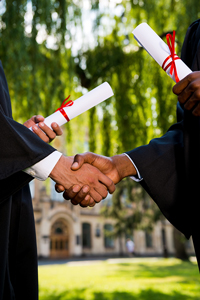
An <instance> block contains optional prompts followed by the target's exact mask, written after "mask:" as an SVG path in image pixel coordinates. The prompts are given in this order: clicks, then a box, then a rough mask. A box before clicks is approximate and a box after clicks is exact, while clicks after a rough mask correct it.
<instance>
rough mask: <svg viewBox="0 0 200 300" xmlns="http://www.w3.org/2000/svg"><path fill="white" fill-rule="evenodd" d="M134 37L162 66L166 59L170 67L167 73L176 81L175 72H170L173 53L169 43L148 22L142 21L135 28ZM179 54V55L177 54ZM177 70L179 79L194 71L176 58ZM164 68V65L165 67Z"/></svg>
mask: <svg viewBox="0 0 200 300" xmlns="http://www.w3.org/2000/svg"><path fill="white" fill-rule="evenodd" d="M133 35H134V38H135V39H136V40H137V41H138V43H139V44H140V45H141V46H142V47H143V48H144V49H145V50H146V51H147V52H148V53H149V54H150V55H151V56H152V57H153V58H154V59H155V61H156V62H157V63H158V64H159V65H160V66H161V67H162V66H163V63H164V62H165V60H167V63H166V65H165V67H166V66H167V65H169V67H168V68H167V69H166V70H165V71H166V73H167V74H168V75H169V76H170V77H171V78H172V79H173V80H174V81H175V82H176V79H175V75H174V72H173V73H172V75H171V74H170V67H171V65H170V62H171V61H172V59H171V57H170V58H169V59H167V58H168V57H169V56H170V55H171V53H170V49H169V47H168V45H167V44H166V43H165V42H164V41H163V40H162V39H161V38H160V37H159V36H158V35H157V34H156V33H155V32H154V31H153V29H151V27H150V26H149V25H148V24H147V23H141V24H140V25H138V26H137V27H136V28H135V29H134V30H133ZM176 56H177V55H176ZM175 64H176V70H177V75H178V78H179V80H181V79H183V78H184V77H185V76H186V75H188V74H190V73H192V71H191V70H190V68H188V66H187V65H186V64H185V63H184V62H183V61H182V60H181V59H177V60H175ZM163 69H164V67H163Z"/></svg>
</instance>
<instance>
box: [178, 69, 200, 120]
mask: <svg viewBox="0 0 200 300" xmlns="http://www.w3.org/2000/svg"><path fill="white" fill-rule="evenodd" d="M173 92H174V94H176V95H177V96H178V101H179V102H180V103H181V104H182V105H184V108H185V109H186V110H192V114H193V115H194V116H200V71H196V72H192V73H190V74H189V75H187V76H186V77H185V78H183V79H182V80H180V81H179V82H178V83H177V84H176V85H175V86H174V87H173Z"/></svg>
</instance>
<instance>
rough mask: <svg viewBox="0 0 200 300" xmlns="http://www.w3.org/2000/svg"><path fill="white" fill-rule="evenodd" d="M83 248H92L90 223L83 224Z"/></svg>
mask: <svg viewBox="0 0 200 300" xmlns="http://www.w3.org/2000/svg"><path fill="white" fill-rule="evenodd" d="M82 246H83V248H91V225H90V224H89V223H83V224H82Z"/></svg>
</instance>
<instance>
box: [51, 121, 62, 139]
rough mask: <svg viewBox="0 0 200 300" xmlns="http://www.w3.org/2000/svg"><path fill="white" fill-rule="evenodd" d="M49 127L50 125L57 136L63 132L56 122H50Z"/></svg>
mask: <svg viewBox="0 0 200 300" xmlns="http://www.w3.org/2000/svg"><path fill="white" fill-rule="evenodd" d="M51 127H52V129H53V130H54V132H55V133H56V135H57V136H59V135H62V134H63V131H62V129H61V128H60V126H59V125H58V124H57V123H55V122H54V123H52V124H51Z"/></svg>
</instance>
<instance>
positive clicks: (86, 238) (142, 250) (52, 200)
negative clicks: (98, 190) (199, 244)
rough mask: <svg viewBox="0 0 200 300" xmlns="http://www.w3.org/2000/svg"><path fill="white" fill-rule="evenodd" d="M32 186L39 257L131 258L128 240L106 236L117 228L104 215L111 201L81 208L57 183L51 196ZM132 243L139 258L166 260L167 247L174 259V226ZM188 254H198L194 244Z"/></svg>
mask: <svg viewBox="0 0 200 300" xmlns="http://www.w3.org/2000/svg"><path fill="white" fill-rule="evenodd" d="M30 186H31V193H32V198H33V209H34V217H35V226H36V238H37V248H38V256H39V257H41V258H51V259H57V258H68V257H82V256H118V255H119V254H124V255H126V254H127V250H126V238H125V237H123V238H122V239H120V240H119V239H118V238H114V237H113V236H110V235H106V234H105V232H112V230H113V225H114V220H112V219H108V218H104V217H103V216H102V214H101V208H102V205H104V201H109V199H105V200H103V201H102V202H101V203H100V204H97V205H95V206H94V207H93V208H81V207H80V206H79V205H77V206H74V205H72V204H71V202H70V201H66V200H64V199H63V197H62V194H58V193H56V192H55V190H54V183H53V181H52V182H50V190H49V192H47V191H46V188H45V187H44V186H43V183H42V182H40V181H38V180H34V181H32V182H31V185H30ZM131 239H132V240H133V241H134V244H135V253H136V255H138V256H150V255H151V256H153V255H156V256H162V255H163V251H164V249H163V245H165V248H166V249H167V252H168V253H169V254H170V255H173V254H174V243H173V226H172V225H171V224H170V223H169V222H168V221H167V220H164V221H162V222H161V221H159V222H157V223H156V224H155V226H154V229H153V231H152V232H145V231H142V230H134V231H133V233H132V235H131ZM166 249H165V250H166ZM187 251H188V252H189V253H193V252H194V251H193V247H192V243H191V241H188V243H187Z"/></svg>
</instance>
